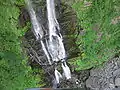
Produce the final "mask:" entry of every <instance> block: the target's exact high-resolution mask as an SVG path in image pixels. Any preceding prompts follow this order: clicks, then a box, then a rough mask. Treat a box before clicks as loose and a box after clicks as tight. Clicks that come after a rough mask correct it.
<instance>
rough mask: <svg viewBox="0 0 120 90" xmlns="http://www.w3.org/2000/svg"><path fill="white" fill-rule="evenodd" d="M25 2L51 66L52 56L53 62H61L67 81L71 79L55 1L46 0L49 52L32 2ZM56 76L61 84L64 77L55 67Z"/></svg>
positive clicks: (37, 37)
mask: <svg viewBox="0 0 120 90" xmlns="http://www.w3.org/2000/svg"><path fill="white" fill-rule="evenodd" d="M25 2H26V4H27V6H28V11H29V14H30V17H31V22H32V25H33V29H34V30H33V32H34V34H35V36H36V39H37V40H40V42H41V45H42V48H43V50H44V52H45V54H46V56H47V59H48V62H49V64H51V63H52V62H51V61H50V56H51V58H52V61H53V62H58V61H61V66H62V69H63V74H64V76H65V77H66V79H70V78H71V72H70V69H69V67H68V66H67V64H66V61H65V58H66V52H65V48H64V44H63V38H62V35H61V33H60V27H59V23H58V21H57V19H56V13H55V4H54V0H46V3H47V12H48V27H49V40H48V41H47V40H46V42H47V48H48V51H47V49H46V47H45V44H44V43H43V41H42V38H43V35H44V32H43V28H42V25H41V24H40V23H39V22H38V20H37V17H36V13H35V11H34V9H33V7H32V4H31V1H30V0H25ZM49 54H50V56H49ZM54 74H55V78H56V82H57V83H59V82H60V78H62V75H61V74H60V72H59V71H58V70H57V68H56V67H55V71H54Z"/></svg>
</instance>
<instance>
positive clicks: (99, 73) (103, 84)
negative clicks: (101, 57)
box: [86, 57, 120, 90]
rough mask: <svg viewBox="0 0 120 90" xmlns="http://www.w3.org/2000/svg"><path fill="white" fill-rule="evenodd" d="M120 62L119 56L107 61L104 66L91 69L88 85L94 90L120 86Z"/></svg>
mask: <svg viewBox="0 0 120 90" xmlns="http://www.w3.org/2000/svg"><path fill="white" fill-rule="evenodd" d="M119 63H120V57H119V58H113V59H111V60H110V61H108V62H106V63H105V64H104V65H103V67H100V68H94V69H92V70H90V76H89V78H88V79H87V80H86V87H89V88H90V89H93V90H112V89H114V88H115V86H120V67H119V66H118V64H119Z"/></svg>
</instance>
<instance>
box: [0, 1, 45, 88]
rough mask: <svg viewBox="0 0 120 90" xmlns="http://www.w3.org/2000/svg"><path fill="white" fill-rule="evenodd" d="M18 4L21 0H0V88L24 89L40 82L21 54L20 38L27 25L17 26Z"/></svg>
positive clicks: (35, 85)
mask: <svg viewBox="0 0 120 90" xmlns="http://www.w3.org/2000/svg"><path fill="white" fill-rule="evenodd" d="M20 5H24V2H23V0H0V90H24V89H25V88H31V87H38V86H40V85H37V84H38V81H39V82H40V81H41V82H42V79H41V77H40V76H34V75H33V71H32V70H31V68H30V67H29V66H27V65H26V60H27V58H26V56H25V55H23V54H22V49H21V47H20V44H21V39H20V38H21V36H23V35H24V33H25V31H26V30H27V26H26V27H24V28H18V17H19V15H20V10H19V8H18V7H17V6H20ZM34 72H38V70H37V71H34ZM40 72H41V71H40ZM41 85H43V84H41Z"/></svg>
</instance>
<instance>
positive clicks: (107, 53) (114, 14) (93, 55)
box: [71, 0, 120, 70]
mask: <svg viewBox="0 0 120 90" xmlns="http://www.w3.org/2000/svg"><path fill="white" fill-rule="evenodd" d="M119 5H120V1H119V0H83V1H79V2H77V3H74V4H73V8H74V9H75V11H76V13H77V17H78V19H79V20H78V24H79V25H80V26H81V27H82V28H83V30H81V31H80V34H79V36H78V40H77V42H76V43H77V44H80V45H79V49H80V50H81V52H82V54H80V55H79V57H77V58H74V59H72V60H71V61H72V64H74V65H75V66H76V65H77V67H76V70H83V69H89V68H91V67H95V66H96V65H101V64H102V63H104V62H105V61H107V60H109V59H110V58H112V57H114V56H115V54H116V53H119V50H120V6H119Z"/></svg>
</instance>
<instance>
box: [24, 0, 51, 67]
mask: <svg viewBox="0 0 120 90" xmlns="http://www.w3.org/2000/svg"><path fill="white" fill-rule="evenodd" d="M25 3H26V4H27V7H28V11H29V14H30V18H31V22H32V26H33V32H34V35H35V36H36V39H37V40H38V39H40V42H41V45H42V49H43V51H44V53H45V55H46V56H47V59H48V62H49V64H50V65H51V61H50V56H49V54H48V51H47V49H46V47H45V45H44V43H43V41H42V38H43V35H44V33H43V28H42V25H41V24H40V23H39V22H38V20H37V17H36V14H35V11H34V9H33V7H32V4H31V1H30V0H25Z"/></svg>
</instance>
